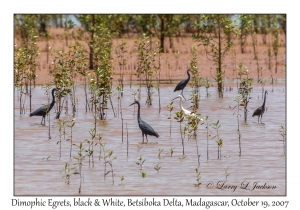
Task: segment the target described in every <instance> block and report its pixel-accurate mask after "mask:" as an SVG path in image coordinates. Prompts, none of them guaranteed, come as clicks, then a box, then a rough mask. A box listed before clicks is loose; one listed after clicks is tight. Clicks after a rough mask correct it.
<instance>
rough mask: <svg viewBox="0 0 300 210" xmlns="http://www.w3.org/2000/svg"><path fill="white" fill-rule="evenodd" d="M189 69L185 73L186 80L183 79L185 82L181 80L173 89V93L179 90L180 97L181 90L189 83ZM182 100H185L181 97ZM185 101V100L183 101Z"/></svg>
mask: <svg viewBox="0 0 300 210" xmlns="http://www.w3.org/2000/svg"><path fill="white" fill-rule="evenodd" d="M189 71H190V69H188V70H187V71H186V73H187V75H188V78H187V79H185V80H181V81H180V82H179V83H178V84H177V86H176V87H175V89H174V92H176V91H178V90H181V95H182V96H183V89H184V88H185V86H186V85H187V83H188V82H189V81H190V73H189ZM183 98H184V99H185V97H184V96H183ZM185 100H186V99H185Z"/></svg>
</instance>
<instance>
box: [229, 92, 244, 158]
mask: <svg viewBox="0 0 300 210" xmlns="http://www.w3.org/2000/svg"><path fill="white" fill-rule="evenodd" d="M234 101H235V102H236V103H237V105H235V106H234V107H233V108H231V107H230V106H229V108H231V109H235V111H234V112H233V115H235V116H236V119H237V134H238V139H239V156H241V155H242V146H241V136H242V134H241V132H240V117H241V115H240V113H239V112H240V111H241V109H240V104H241V102H242V99H241V96H240V95H238V96H236V97H235V99H234Z"/></svg>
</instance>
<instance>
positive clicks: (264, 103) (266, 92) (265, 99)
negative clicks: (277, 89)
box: [263, 92, 267, 107]
mask: <svg viewBox="0 0 300 210" xmlns="http://www.w3.org/2000/svg"><path fill="white" fill-rule="evenodd" d="M266 97H267V92H265V98H264V103H263V107H265V104H266Z"/></svg>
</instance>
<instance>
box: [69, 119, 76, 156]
mask: <svg viewBox="0 0 300 210" xmlns="http://www.w3.org/2000/svg"><path fill="white" fill-rule="evenodd" d="M75 119H76V118H75V117H71V121H70V124H69V125H68V127H69V128H70V129H71V135H70V136H69V137H70V139H67V140H70V141H71V145H70V159H71V157H72V145H73V127H74V125H75V122H74V121H75Z"/></svg>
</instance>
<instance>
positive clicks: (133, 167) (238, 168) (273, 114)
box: [14, 84, 286, 196]
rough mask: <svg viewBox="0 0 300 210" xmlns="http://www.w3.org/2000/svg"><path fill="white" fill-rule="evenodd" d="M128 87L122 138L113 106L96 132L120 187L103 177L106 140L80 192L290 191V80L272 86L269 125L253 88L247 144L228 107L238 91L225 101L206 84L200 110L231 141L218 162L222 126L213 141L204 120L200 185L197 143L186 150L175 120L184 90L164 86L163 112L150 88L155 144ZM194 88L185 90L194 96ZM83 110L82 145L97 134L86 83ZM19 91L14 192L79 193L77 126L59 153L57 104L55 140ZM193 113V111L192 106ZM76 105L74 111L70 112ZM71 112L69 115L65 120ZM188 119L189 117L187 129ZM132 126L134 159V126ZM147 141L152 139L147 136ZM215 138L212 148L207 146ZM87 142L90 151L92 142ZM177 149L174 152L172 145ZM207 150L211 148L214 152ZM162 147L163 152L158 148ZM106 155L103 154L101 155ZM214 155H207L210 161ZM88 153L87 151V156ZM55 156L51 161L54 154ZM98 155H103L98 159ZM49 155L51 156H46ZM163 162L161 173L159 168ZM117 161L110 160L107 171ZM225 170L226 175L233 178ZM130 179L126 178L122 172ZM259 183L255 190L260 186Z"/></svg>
mask: <svg viewBox="0 0 300 210" xmlns="http://www.w3.org/2000/svg"><path fill="white" fill-rule="evenodd" d="M137 88H138V86H133V87H132V88H131V89H130V88H129V87H128V86H125V90H124V96H123V97H122V99H121V104H122V114H123V119H124V120H123V123H124V124H123V142H122V120H121V116H120V114H119V116H116V117H114V114H113V111H112V107H111V105H110V104H109V106H108V108H109V109H108V110H107V119H106V121H100V120H98V121H97V133H102V137H103V138H102V139H103V140H104V141H105V150H112V151H113V156H116V159H115V160H112V164H113V173H114V184H112V181H113V180H112V176H111V173H109V174H108V175H107V176H106V179H104V173H105V164H104V160H103V158H102V157H103V154H101V155H100V153H99V144H98V145H97V146H94V156H93V160H94V167H92V158H91V159H90V160H91V166H89V158H88V157H87V156H86V158H85V160H84V161H83V166H82V175H83V183H82V191H81V194H80V195H165V196H166V195H248V196H249V195H286V156H285V154H284V149H283V141H282V136H281V135H280V132H279V130H280V126H281V125H284V126H285V125H286V97H285V96H286V93H285V90H286V89H285V85H284V84H276V85H275V86H274V89H273V91H272V87H271V86H265V89H266V90H268V91H269V94H268V95H267V101H266V107H267V111H266V112H265V114H264V115H263V118H262V122H263V123H257V117H252V113H253V111H254V110H255V109H256V108H258V107H259V106H261V105H262V103H263V100H262V98H261V95H262V94H261V92H262V90H261V87H260V86H257V87H254V89H253V92H252V93H251V96H252V99H251V100H250V103H249V114H248V123H247V124H245V123H244V122H243V113H241V114H242V117H241V118H240V132H241V149H242V155H241V156H239V143H238V134H237V118H236V116H235V115H233V113H234V111H233V110H232V109H230V108H229V106H231V107H234V106H235V105H236V103H235V102H234V97H235V96H236V92H237V91H236V88H234V89H233V91H225V93H224V98H223V99H219V98H218V94H217V91H216V89H215V88H213V87H211V88H210V89H209V92H210V95H211V96H210V97H206V96H205V93H206V92H205V89H204V88H200V90H201V97H200V107H199V110H198V113H200V114H201V115H202V116H206V115H209V122H216V121H218V120H219V124H220V125H221V127H220V128H219V131H218V132H219V136H220V138H221V139H222V140H223V143H224V146H223V147H222V148H221V149H222V150H221V160H218V153H217V151H218V147H217V143H216V140H217V139H216V138H214V139H212V137H213V136H215V135H216V134H217V133H216V130H215V129H213V128H212V127H211V126H210V127H209V137H208V138H209V139H208V140H207V130H206V127H205V125H201V126H199V128H198V135H197V142H198V150H199V154H200V155H201V156H200V166H199V171H200V172H201V174H200V176H201V179H200V182H201V184H200V185H199V187H197V186H196V185H195V184H197V180H196V179H197V174H196V173H195V169H196V168H197V167H198V159H197V147H196V140H195V138H193V137H191V138H190V139H188V137H185V139H184V149H185V156H183V151H182V140H181V137H180V129H179V128H180V123H179V122H176V120H173V121H172V124H171V126H172V127H171V131H172V133H171V136H170V121H169V119H168V117H169V111H168V109H167V105H168V104H169V102H170V101H171V100H172V99H173V98H175V97H176V96H177V95H178V94H179V93H180V92H175V93H174V92H173V89H174V85H161V106H162V109H161V112H160V113H159V100H158V94H157V90H156V89H154V90H153V91H154V94H153V105H152V106H147V105H145V101H146V91H145V89H144V88H142V91H141V100H140V102H141V118H142V119H143V120H144V121H146V122H147V123H148V124H150V125H151V126H152V127H153V128H154V129H155V130H156V131H157V133H158V134H159V135H160V136H159V138H156V137H154V136H148V143H144V144H143V143H142V133H141V131H140V129H139V127H138V123H137V119H136V111H137V105H134V106H129V105H130V104H131V103H132V102H133V95H132V93H133V91H136V90H137ZM190 90H191V89H190V88H187V89H186V90H185V91H184V96H185V97H186V98H187V99H188V98H189V94H190ZM114 92H115V94H114V95H113V96H112V102H113V105H114V108H115V111H116V112H117V107H118V100H117V95H116V91H114ZM76 94H77V97H78V110H77V113H76V119H75V125H74V129H73V143H75V144H79V143H80V142H83V141H84V140H85V139H89V140H90V139H91V135H90V134H89V131H90V129H92V128H93V126H94V124H93V123H94V118H93V113H92V112H88V113H86V112H85V105H84V91H83V86H78V87H77V93H76ZM32 95H33V98H32V104H33V110H35V109H37V108H38V107H40V106H42V104H44V103H46V102H47V97H46V95H44V91H43V90H42V88H41V87H36V88H35V89H34V90H33V93H32ZM17 97H18V92H17V90H15V116H14V117H15V125H14V126H15V127H14V131H15V140H14V176H15V177H14V188H15V189H14V193H15V195H79V193H78V188H79V183H80V179H79V175H76V174H74V175H72V176H71V177H70V184H69V185H67V184H65V180H64V179H62V177H63V176H64V171H63V168H64V166H65V164H66V163H70V165H71V166H72V167H73V164H75V163H77V162H76V161H75V160H74V159H73V158H72V159H70V147H71V143H70V141H66V139H69V138H70V137H69V136H70V128H69V127H66V129H65V132H66V135H65V139H64V137H63V135H62V136H61V138H62V143H61V155H62V156H61V158H60V157H59V148H60V144H57V142H59V140H60V132H59V122H58V120H56V119H54V116H55V109H54V108H53V109H52V110H51V114H50V120H51V124H50V130H51V139H48V129H49V125H48V119H47V118H46V125H45V126H44V125H41V124H40V122H41V118H42V117H39V116H33V117H29V114H30V113H29V102H28V100H27V102H26V104H25V107H26V114H25V115H21V116H20V113H19V112H20V108H19V102H18V98H17ZM190 106H191V101H190V100H186V101H183V107H184V108H186V109H189V107H190ZM179 110H180V109H179V99H176V100H175V101H174V110H173V112H172V118H173V117H174V116H175V112H176V111H179ZM190 110H191V109H190ZM70 111H71V109H69V114H71V113H70ZM64 116H66V114H65V113H64V112H63V113H62V115H61V118H63V117H64ZM185 123H186V121H183V122H182V127H184V125H185ZM126 124H127V127H128V156H127V130H126ZM145 140H146V139H145ZM207 143H208V145H207ZM83 147H84V148H85V149H88V143H86V142H84V143H83ZM172 148H173V151H174V152H173V154H172V157H171V152H170V151H171V149H172ZM207 148H208V150H207ZM160 150H163V151H162V152H161V154H160V156H159V151H160ZM102 153H103V152H102ZM207 153H208V158H209V159H207ZM84 154H86V153H84ZM139 155H142V159H143V160H145V162H144V164H143V165H142V170H141V168H140V166H139V165H137V164H136V162H138V157H139ZM74 156H78V149H77V148H76V147H75V146H73V149H72V157H74ZM48 157H49V158H48ZM99 157H101V158H100V160H99ZM47 158H48V159H47ZM157 163H159V165H160V166H161V168H160V170H159V171H158V172H157V171H156V170H155V169H154V167H155V164H157ZM109 170H110V166H109V165H107V170H106V171H109ZM226 170H227V175H228V176H226ZM142 172H144V173H146V177H145V178H142ZM122 176H123V177H124V180H123V181H121V177H122ZM254 186H256V187H254Z"/></svg>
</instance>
